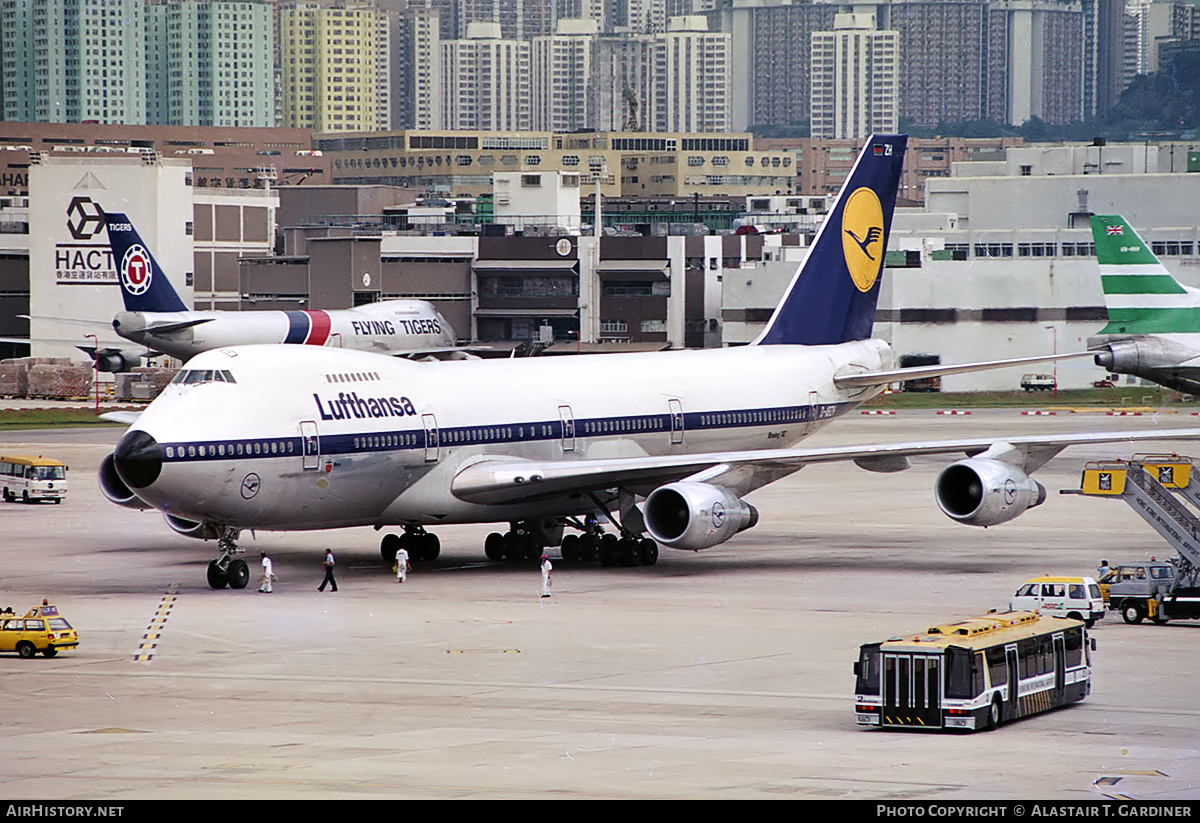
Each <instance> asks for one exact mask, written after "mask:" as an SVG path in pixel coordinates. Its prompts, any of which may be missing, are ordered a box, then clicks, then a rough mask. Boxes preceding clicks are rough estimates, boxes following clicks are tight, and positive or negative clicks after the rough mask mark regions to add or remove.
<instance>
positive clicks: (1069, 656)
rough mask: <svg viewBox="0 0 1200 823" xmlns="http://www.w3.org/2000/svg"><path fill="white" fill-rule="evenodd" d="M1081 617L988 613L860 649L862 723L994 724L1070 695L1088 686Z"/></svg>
mask: <svg viewBox="0 0 1200 823" xmlns="http://www.w3.org/2000/svg"><path fill="white" fill-rule="evenodd" d="M1093 648H1094V646H1091V647H1090V646H1089V638H1088V634H1087V626H1086V625H1085V624H1084V623H1083V622H1082V621H1079V620H1072V619H1069V618H1063V617H1048V616H1042V615H1039V614H1036V613H1034V612H1023V611H1013V612H990V613H989V614H986V615H983V616H981V617H972V618H969V619H967V620H961V621H959V622H957V623H949V624H946V625H941V626H932V627H930V628H929V629H927V630H926V631H924V632H917V633H914V634H909V635H903V636H900V637H895V638H892V639H890V640H886V641H884V642H881V643H868V644H866V645H864V646H862V647H861V649H860V650H859V658H858V662H857V663H856V664H855V666H854V673H855V678H856V682H855V690H854V691H855V706H854V712H855V716H856V718H857V720H858V722H859V724H861V725H865V726H880V727H883V728H906V729H966V730H975V729H981V728H986V729H994V728H996V727H997V726H999V725H1000V724H1001V723H1004V722H1007V721H1009V720H1016V719H1017V718H1021V717H1026V716H1028V715H1031V714H1036V713H1037V712H1043V711H1046V710H1048V709H1053V708H1055V707H1057V706H1064V705H1067V704H1069V703H1076V702H1078V701H1080V700H1082V699H1083V698H1084V697H1086V696H1087V695H1088V694H1089V693H1090V692H1091V689H1092V668H1091V652H1092V649H1093Z"/></svg>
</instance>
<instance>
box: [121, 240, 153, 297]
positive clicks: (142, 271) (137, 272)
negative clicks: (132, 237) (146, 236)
mask: <svg viewBox="0 0 1200 823" xmlns="http://www.w3.org/2000/svg"><path fill="white" fill-rule="evenodd" d="M151 276H152V271H151V269H150V253H149V252H147V251H146V250H145V249H144V248H142V247H141V246H139V245H137V244H136V243H135V244H134V245H132V246H130V247H129V250H128V251H126V252H125V257H124V259H122V260H121V285H122V286H123V287H124V288H125V290H126V291H127V292H129V293H130V294H145V293H146V290H147V289H149V288H150V278H151Z"/></svg>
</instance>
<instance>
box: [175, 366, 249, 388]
mask: <svg viewBox="0 0 1200 823" xmlns="http://www.w3.org/2000/svg"><path fill="white" fill-rule="evenodd" d="M171 382H172V383H186V384H188V385H195V384H197V383H236V382H237V381H236V380H234V379H233V375H232V374H230V372H229V370H228V369H180V370H179V371H178V372H177V373H176V374H175V376H174V377H173V378H171Z"/></svg>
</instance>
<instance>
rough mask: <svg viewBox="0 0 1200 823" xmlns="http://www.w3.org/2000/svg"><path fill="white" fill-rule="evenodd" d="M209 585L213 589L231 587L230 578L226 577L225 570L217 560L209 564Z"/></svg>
mask: <svg viewBox="0 0 1200 823" xmlns="http://www.w3.org/2000/svg"><path fill="white" fill-rule="evenodd" d="M208 585H209V587H210V588H213V589H223V588H225V587H226V586H228V585H229V578H228V577H227V576H226V575H225V570H224V569H222V568H221V566H220V564H219V563H218V562H217V561H216V560H214V561H212V562H211V563H209V564H208Z"/></svg>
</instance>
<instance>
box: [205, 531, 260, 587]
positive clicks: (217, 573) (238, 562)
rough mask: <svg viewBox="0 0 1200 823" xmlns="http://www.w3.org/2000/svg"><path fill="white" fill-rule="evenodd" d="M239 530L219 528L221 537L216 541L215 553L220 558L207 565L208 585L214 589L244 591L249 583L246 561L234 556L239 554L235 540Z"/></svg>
mask: <svg viewBox="0 0 1200 823" xmlns="http://www.w3.org/2000/svg"><path fill="white" fill-rule="evenodd" d="M241 531H242V530H241V529H236V528H234V527H232V526H224V527H222V528H221V536H220V537H219V538H218V539H217V551H218V552H220V555H221V556H220V557H218V558H217V559H216V560H214V561H212V562H211V563H209V564H208V585H209V586H211V587H212V588H214V589H223V588H225V587H226V586H228V587H229V588H231V589H244V588H246V584H247V583H249V582H250V567H249V566H248V565H246V561H245V560H242V559H241V558H239V557H234V555H235V554H240V553H241V551H242V550H241V549H239V548H238V545H237V539H238V536H239V535H240V534H241Z"/></svg>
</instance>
